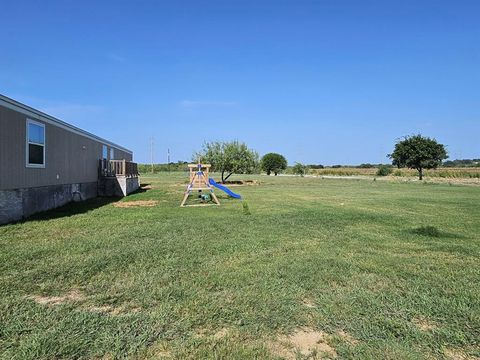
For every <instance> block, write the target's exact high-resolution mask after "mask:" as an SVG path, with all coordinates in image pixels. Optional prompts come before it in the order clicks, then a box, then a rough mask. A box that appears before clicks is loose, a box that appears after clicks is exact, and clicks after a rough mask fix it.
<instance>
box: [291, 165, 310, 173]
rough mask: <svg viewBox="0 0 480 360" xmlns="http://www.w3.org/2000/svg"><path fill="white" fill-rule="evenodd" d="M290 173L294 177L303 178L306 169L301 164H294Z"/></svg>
mask: <svg viewBox="0 0 480 360" xmlns="http://www.w3.org/2000/svg"><path fill="white" fill-rule="evenodd" d="M292 171H293V173H294V174H295V175H300V176H304V175H305V174H306V172H307V167H306V166H305V165H303V164H301V163H296V164H295V165H294V166H293V167H292Z"/></svg>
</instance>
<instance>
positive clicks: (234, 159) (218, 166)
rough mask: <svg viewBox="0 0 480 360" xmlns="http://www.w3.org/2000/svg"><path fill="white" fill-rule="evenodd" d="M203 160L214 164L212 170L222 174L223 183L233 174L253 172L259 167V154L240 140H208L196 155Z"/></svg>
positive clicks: (195, 156) (196, 157) (196, 158)
mask: <svg viewBox="0 0 480 360" xmlns="http://www.w3.org/2000/svg"><path fill="white" fill-rule="evenodd" d="M199 157H200V158H201V159H202V162H204V163H209V164H211V165H212V171H218V172H220V173H221V174H222V183H225V181H227V179H228V178H229V177H230V176H232V174H251V173H253V172H254V171H255V169H257V167H258V154H257V153H256V152H255V151H254V150H251V149H249V148H248V147H247V145H246V144H244V143H240V142H239V141H236V140H235V141H231V142H219V141H215V142H206V143H204V144H203V149H202V150H201V151H200V152H198V153H196V154H195V155H194V160H195V161H196V160H198V158H199Z"/></svg>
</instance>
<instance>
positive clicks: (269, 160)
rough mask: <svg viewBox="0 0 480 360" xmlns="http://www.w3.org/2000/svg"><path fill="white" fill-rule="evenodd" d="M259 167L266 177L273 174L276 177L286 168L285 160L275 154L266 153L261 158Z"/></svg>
mask: <svg viewBox="0 0 480 360" xmlns="http://www.w3.org/2000/svg"><path fill="white" fill-rule="evenodd" d="M261 166H262V170H263V171H265V172H266V173H267V175H270V174H271V173H272V172H273V173H274V174H275V176H277V175H278V173H279V172H281V171H283V170H285V169H286V168H287V159H285V157H284V156H283V155H280V154H277V153H268V154H265V155H264V156H263V157H262V161H261Z"/></svg>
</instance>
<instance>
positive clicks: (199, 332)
mask: <svg viewBox="0 0 480 360" xmlns="http://www.w3.org/2000/svg"><path fill="white" fill-rule="evenodd" d="M229 333H230V329H228V328H226V327H224V328H221V329H220V330H217V331H215V332H213V331H212V330H209V329H206V328H198V329H195V335H194V336H195V337H198V338H208V337H212V338H213V339H215V340H220V339H223V338H224V337H225V336H227V335H228V334H229Z"/></svg>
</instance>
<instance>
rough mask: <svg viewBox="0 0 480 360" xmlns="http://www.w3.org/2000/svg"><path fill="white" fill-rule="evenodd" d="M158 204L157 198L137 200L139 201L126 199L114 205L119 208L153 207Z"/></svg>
mask: <svg viewBox="0 0 480 360" xmlns="http://www.w3.org/2000/svg"><path fill="white" fill-rule="evenodd" d="M157 204H158V201H157V200H137V201H124V202H116V203H114V204H113V206H115V207H117V208H130V207H153V206H156V205H157Z"/></svg>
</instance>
